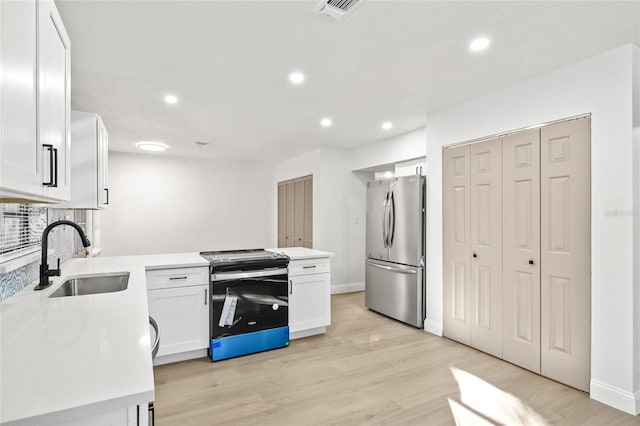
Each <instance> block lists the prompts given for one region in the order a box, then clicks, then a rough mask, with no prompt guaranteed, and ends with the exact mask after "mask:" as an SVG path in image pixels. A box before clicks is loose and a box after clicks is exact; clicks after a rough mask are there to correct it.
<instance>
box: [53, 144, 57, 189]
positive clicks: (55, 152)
mask: <svg viewBox="0 0 640 426" xmlns="http://www.w3.org/2000/svg"><path fill="white" fill-rule="evenodd" d="M53 158H54V160H55V162H54V166H53V169H54V172H53V178H54V183H53V185H51V186H53V187H54V188H57V187H58V148H53Z"/></svg>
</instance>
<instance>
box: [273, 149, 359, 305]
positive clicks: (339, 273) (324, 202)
mask: <svg viewBox="0 0 640 426" xmlns="http://www.w3.org/2000/svg"><path fill="white" fill-rule="evenodd" d="M350 165H351V162H350V156H349V152H348V151H345V150H339V149H326V148H321V149H316V150H313V151H310V152H308V153H305V154H302V155H300V156H297V157H294V158H291V159H288V160H285V161H282V162H280V163H278V164H276V166H275V173H274V180H273V186H272V188H271V191H270V194H273V197H274V199H277V182H281V181H284V180H289V179H293V178H296V177H301V176H306V175H310V174H312V175H313V248H315V249H318V250H325V251H330V252H333V253H335V257H333V258H332V259H331V290H332V292H333V293H339V292H344V291H354V290H361V289H363V288H364V209H365V203H364V199H362V198H361V196H362V193H361V191H360V187H361V186H362V183H361V182H360V181H359V180H358V178H357V177H356V176H355V175H354V174H353V173H351V169H350ZM274 218H277V206H275V207H274ZM356 221H357V222H358V223H357V224H356V223H355V222H356ZM273 229H274V231H273V233H274V235H275V234H276V232H277V222H276V219H274V221H273Z"/></svg>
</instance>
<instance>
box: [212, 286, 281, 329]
mask: <svg viewBox="0 0 640 426" xmlns="http://www.w3.org/2000/svg"><path fill="white" fill-rule="evenodd" d="M212 285H213V295H212V296H213V297H212V299H213V301H212V308H213V310H212V315H211V338H212V339H216V338H220V337H225V336H233V335H237V334H244V333H251V332H254V331H260V330H266V329H270V328H276V327H284V326H287V325H288V324H289V305H288V287H289V286H288V277H287V275H286V274H282V275H272V276H267V277H259V278H242V279H230V280H220V281H213V283H212Z"/></svg>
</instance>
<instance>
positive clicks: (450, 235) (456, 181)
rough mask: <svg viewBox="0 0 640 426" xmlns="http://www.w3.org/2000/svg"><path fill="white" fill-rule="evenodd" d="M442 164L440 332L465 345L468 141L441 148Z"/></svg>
mask: <svg viewBox="0 0 640 426" xmlns="http://www.w3.org/2000/svg"><path fill="white" fill-rule="evenodd" d="M443 167H444V169H443V172H444V173H443V179H444V185H443V194H442V196H443V200H442V207H443V211H442V215H443V235H442V243H443V248H444V253H443V278H444V288H443V292H444V306H443V310H444V324H443V325H444V335H445V336H446V337H448V338H450V339H453V340H457V341H459V342H462V343H464V344H466V345H469V344H470V343H471V319H470V317H469V312H470V309H469V304H470V294H469V281H470V277H471V268H470V260H469V258H470V255H471V242H470V238H471V236H470V232H469V223H470V202H471V197H470V192H471V191H470V186H471V181H470V177H471V172H470V148H469V145H464V146H459V147H454V148H447V149H445V150H444V152H443Z"/></svg>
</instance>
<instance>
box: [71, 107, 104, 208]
mask: <svg viewBox="0 0 640 426" xmlns="http://www.w3.org/2000/svg"><path fill="white" fill-rule="evenodd" d="M108 149H109V135H108V133H107V129H106V128H105V127H104V124H103V122H102V119H101V118H100V116H99V115H97V114H95V113H92V112H81V111H72V112H71V200H70V201H69V202H68V203H63V204H62V205H61V207H67V208H75V209H103V208H105V207H106V206H107V205H108V204H109V188H108V165H107V161H108V157H107V151H108Z"/></svg>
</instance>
